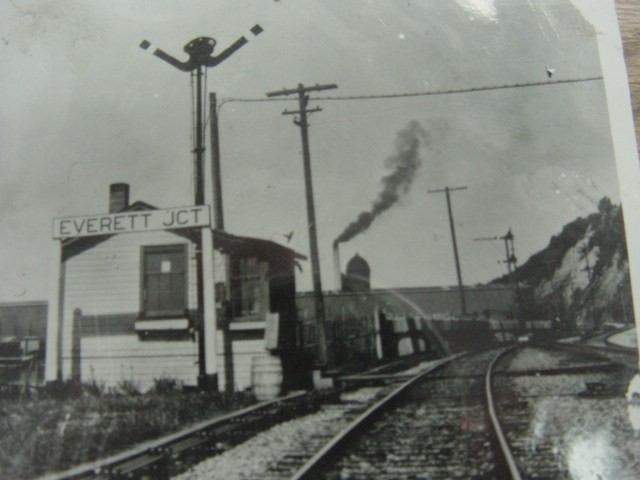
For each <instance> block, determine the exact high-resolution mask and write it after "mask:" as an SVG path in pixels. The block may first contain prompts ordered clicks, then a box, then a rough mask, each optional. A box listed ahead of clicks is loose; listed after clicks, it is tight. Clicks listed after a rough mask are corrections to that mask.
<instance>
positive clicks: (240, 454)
mask: <svg viewBox="0 0 640 480" xmlns="http://www.w3.org/2000/svg"><path fill="white" fill-rule="evenodd" d="M381 390H382V388H378V387H372V388H365V389H360V390H358V391H356V392H353V393H346V394H343V395H342V396H341V403H338V404H330V405H324V406H323V407H322V408H321V409H320V411H318V412H316V413H314V414H311V415H307V416H305V417H302V418H299V419H295V420H291V421H288V422H285V423H282V424H280V425H276V426H275V427H273V428H271V429H269V430H267V431H265V432H263V433H260V434H258V435H256V436H255V437H253V438H251V439H250V440H248V441H246V442H244V443H243V444H241V445H238V446H236V447H235V448H232V449H230V450H228V451H226V452H224V453H223V454H221V455H219V456H217V457H213V458H210V459H208V460H205V461H203V462H201V463H199V464H198V465H196V466H195V467H192V468H191V469H190V470H189V471H187V472H185V473H183V474H181V475H179V476H177V477H175V479H176V480H205V479H207V480H215V479H223V480H255V479H257V478H259V479H261V480H267V479H269V478H281V477H282V476H283V473H284V478H286V477H287V476H288V475H286V473H285V472H287V471H292V470H293V469H295V467H296V465H297V464H298V463H300V462H299V461H296V458H295V457H296V456H298V455H305V452H309V453H308V456H309V457H310V456H311V455H312V454H313V453H312V452H313V451H315V450H313V449H316V448H319V446H320V445H322V444H323V443H324V442H325V441H327V440H328V439H329V438H331V437H333V436H334V435H335V434H337V433H338V432H339V431H340V430H341V429H342V428H344V427H345V426H346V425H347V424H348V422H349V421H350V420H351V419H353V418H354V417H355V416H356V415H357V414H358V413H359V412H360V411H362V410H364V409H365V408H366V407H367V405H369V404H370V403H371V402H372V401H373V400H374V399H375V398H376V397H377V396H379V395H380V394H381Z"/></svg>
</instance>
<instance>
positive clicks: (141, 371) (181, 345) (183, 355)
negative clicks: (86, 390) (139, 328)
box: [80, 335, 198, 391]
mask: <svg viewBox="0 0 640 480" xmlns="http://www.w3.org/2000/svg"><path fill="white" fill-rule="evenodd" d="M81 351H82V361H81V363H80V372H81V380H82V381H83V382H87V381H91V380H97V381H98V382H100V383H104V385H105V386H106V387H108V388H110V387H116V386H118V384H119V383H120V382H122V381H123V380H128V381H132V382H133V383H134V384H135V385H136V386H137V387H138V388H140V390H141V391H144V390H147V389H149V388H150V387H152V386H153V384H154V379H160V378H171V379H175V380H177V381H178V382H180V383H183V384H184V385H191V386H195V385H196V384H197V377H198V353H197V345H196V342H195V341H157V340H144V341H140V340H139V339H138V336H137V335H105V336H100V337H88V338H83V339H82V340H81Z"/></svg>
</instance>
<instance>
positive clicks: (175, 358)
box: [45, 183, 305, 390]
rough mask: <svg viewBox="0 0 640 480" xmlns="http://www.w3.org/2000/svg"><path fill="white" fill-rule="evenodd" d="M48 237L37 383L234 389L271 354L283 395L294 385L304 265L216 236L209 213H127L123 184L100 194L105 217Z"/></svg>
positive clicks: (65, 222) (65, 226)
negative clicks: (161, 382)
mask: <svg viewBox="0 0 640 480" xmlns="http://www.w3.org/2000/svg"><path fill="white" fill-rule="evenodd" d="M54 238H55V239H56V241H58V242H59V256H58V258H56V259H55V268H54V278H53V279H52V281H53V282H55V284H56V286H57V288H55V289H54V290H55V294H54V295H53V296H52V298H51V299H50V302H49V306H50V308H49V312H48V319H47V346H46V365H45V378H46V380H47V381H54V380H68V379H75V380H79V381H83V382H86V381H96V382H99V383H101V384H104V385H105V386H107V387H111V386H116V385H118V384H119V383H120V382H122V381H131V382H134V384H136V385H137V386H138V387H139V388H140V389H141V390H146V389H148V388H149V387H151V386H152V385H153V383H154V381H155V380H158V379H162V378H171V379H174V380H177V381H179V382H180V383H182V384H183V385H185V386H196V385H199V384H204V383H207V384H208V385H213V387H214V388H215V387H217V388H220V389H236V390H241V389H245V388H248V387H250V386H251V366H252V361H253V359H254V357H260V356H265V355H270V354H276V355H278V356H279V357H280V358H281V359H282V368H283V372H284V387H285V388H288V387H294V386H296V381H297V380H296V379H297V378H299V377H300V375H299V373H297V369H296V365H295V361H294V360H293V359H294V357H295V352H294V350H295V327H296V304H295V276H294V268H295V266H296V262H297V261H298V260H303V259H304V258H305V257H304V256H302V255H300V254H297V253H295V252H294V251H293V250H291V249H289V248H286V247H284V246H282V245H279V244H277V243H275V242H272V241H269V240H261V239H256V238H248V237H241V236H235V235H231V234H229V233H225V232H220V231H214V230H213V229H212V228H211V226H210V216H209V210H208V207H207V206H199V207H185V208H172V209H164V210H162V209H157V208H155V207H154V206H151V205H149V204H147V203H144V202H140V201H138V202H135V203H132V204H130V203H129V186H128V185H127V184H123V183H120V184H113V185H111V187H110V199H109V213H108V214H101V215H93V216H86V217H75V218H63V219H56V220H54ZM199 245H202V253H201V258H202V266H201V267H199V265H198V263H199V255H198V253H199V252H198V251H197V250H198V246H199ZM199 268H201V269H202V271H201V272H200V271H199ZM199 278H201V279H202V286H203V287H202V288H203V290H202V299H201V301H200V302H199V298H198V297H199V294H198V282H199V280H198V279H199ZM199 304H201V306H200V307H199ZM205 378H206V379H208V380H207V382H204V381H203V379H205Z"/></svg>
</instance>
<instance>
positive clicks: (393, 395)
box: [291, 355, 462, 480]
mask: <svg viewBox="0 0 640 480" xmlns="http://www.w3.org/2000/svg"><path fill="white" fill-rule="evenodd" d="M460 356H462V355H455V356H453V357H449V358H446V359H444V360H441V361H439V362H437V363H435V364H434V365H431V366H430V367H429V368H427V369H426V370H424V371H422V372H420V373H419V374H417V375H415V376H413V377H412V378H411V379H409V380H408V381H405V382H404V383H402V384H401V385H400V386H399V387H397V388H396V389H394V390H393V391H392V392H390V393H389V394H388V395H386V396H385V397H384V398H383V399H381V400H380V401H378V402H377V403H375V404H374V405H372V406H371V407H369V409H367V410H366V411H365V412H364V413H362V414H360V416H358V417H357V418H356V419H355V420H354V421H353V422H351V423H350V424H349V425H348V426H347V428H345V429H344V430H342V431H341V432H340V433H339V434H338V435H336V436H335V437H333V438H332V439H331V440H330V441H329V442H328V443H327V444H325V446H324V447H323V448H322V449H321V450H320V451H318V453H316V454H315V455H314V456H313V457H311V459H309V460H308V461H307V462H306V463H305V464H304V465H303V466H302V467H301V468H300V469H299V470H298V471H297V472H296V473H295V475H293V476H292V477H291V480H313V479H316V478H318V472H319V471H320V470H321V469H322V468H323V466H324V465H325V464H326V463H327V462H328V461H329V457H330V456H331V455H332V454H333V453H335V452H336V451H338V450H339V449H340V448H343V447H344V445H345V444H346V443H347V441H348V440H349V439H350V438H352V437H353V435H355V434H356V433H357V432H358V431H360V430H361V429H363V428H364V427H365V426H367V425H368V424H369V423H370V422H372V421H373V420H374V419H375V418H376V417H377V416H378V415H379V414H380V413H382V412H383V411H384V409H385V408H387V407H388V406H389V405H390V404H391V403H392V402H393V401H394V400H396V399H398V398H399V396H400V395H401V394H402V393H403V392H405V391H406V390H408V389H409V388H411V387H412V386H413V385H414V384H415V383H418V382H419V381H420V380H422V379H423V378H424V377H425V376H427V375H428V374H430V373H432V372H433V371H434V370H436V369H438V368H441V367H442V366H444V365H446V364H448V363H449V362H451V361H452V360H454V359H456V358H459V357H460Z"/></svg>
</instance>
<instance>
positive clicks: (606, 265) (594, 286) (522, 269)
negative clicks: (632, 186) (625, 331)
mask: <svg viewBox="0 0 640 480" xmlns="http://www.w3.org/2000/svg"><path fill="white" fill-rule="evenodd" d="M514 275H515V277H514V278H515V280H516V281H517V282H518V284H520V285H527V286H529V287H531V288H530V292H531V295H530V296H527V298H524V296H523V297H521V304H522V306H521V310H522V314H523V316H526V317H529V318H544V319H556V320H557V321H558V322H559V326H560V327H561V328H562V329H563V330H564V331H565V332H568V333H569V332H571V333H585V332H588V331H592V330H595V329H599V328H601V327H602V325H603V324H605V323H611V322H615V323H632V322H634V318H633V304H632V298H631V289H630V284H629V262H628V259H627V245H626V241H625V234H624V221H623V217H622V207H621V206H620V205H615V204H613V203H612V202H611V201H610V200H609V198H607V197H604V198H603V199H601V200H600V202H599V204H598V211H597V212H595V213H592V214H591V215H589V216H587V217H586V218H582V217H580V218H577V219H575V220H574V221H572V222H570V223H568V224H567V225H565V226H564V227H563V229H562V231H561V232H560V233H559V234H558V235H554V236H553V237H551V240H550V241H549V245H548V246H547V247H546V248H545V249H543V250H541V251H540V252H538V253H536V254H534V255H532V256H531V257H530V258H529V259H528V260H527V261H526V262H525V263H524V264H523V265H521V266H519V267H518V268H516V270H515V273H514ZM492 283H508V278H507V276H504V277H502V278H499V279H497V280H495V281H494V282H492Z"/></svg>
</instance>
